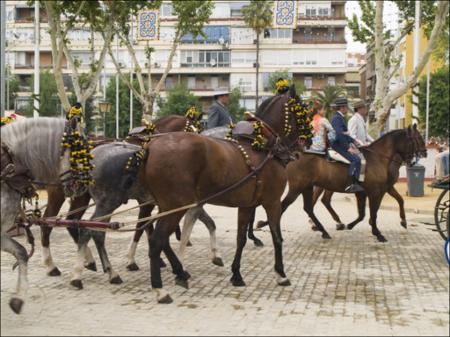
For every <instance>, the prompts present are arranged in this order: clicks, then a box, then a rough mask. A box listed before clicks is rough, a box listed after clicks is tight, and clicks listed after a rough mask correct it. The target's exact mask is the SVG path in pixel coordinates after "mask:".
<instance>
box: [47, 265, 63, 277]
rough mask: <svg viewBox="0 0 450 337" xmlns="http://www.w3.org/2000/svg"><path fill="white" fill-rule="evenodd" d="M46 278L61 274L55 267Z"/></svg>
mask: <svg viewBox="0 0 450 337" xmlns="http://www.w3.org/2000/svg"><path fill="white" fill-rule="evenodd" d="M47 275H48V276H61V272H60V271H59V269H58V268H57V267H55V268H53V269H52V270H50V271H49V272H48V273H47Z"/></svg>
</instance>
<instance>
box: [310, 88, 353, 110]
mask: <svg viewBox="0 0 450 337" xmlns="http://www.w3.org/2000/svg"><path fill="white" fill-rule="evenodd" d="M343 95H345V90H344V88H343V87H341V86H338V85H326V86H324V87H323V88H322V91H314V92H313V97H315V98H318V99H319V101H320V103H322V105H323V106H324V108H325V111H326V113H327V118H330V117H331V113H332V112H333V109H332V105H333V104H334V102H335V101H336V99H337V98H339V97H341V96H343Z"/></svg>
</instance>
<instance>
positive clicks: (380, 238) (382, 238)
mask: <svg viewBox="0 0 450 337" xmlns="http://www.w3.org/2000/svg"><path fill="white" fill-rule="evenodd" d="M377 239H378V241H379V242H382V243H385V242H387V240H386V238H385V237H384V236H383V235H381V234H380V235H378V236H377Z"/></svg>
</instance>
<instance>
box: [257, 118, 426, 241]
mask: <svg viewBox="0 0 450 337" xmlns="http://www.w3.org/2000/svg"><path fill="white" fill-rule="evenodd" d="M361 150H362V152H363V154H364V156H365V158H366V162H367V164H366V167H367V169H366V176H365V180H364V182H363V183H361V185H362V186H363V187H364V192H359V193H356V198H357V202H358V212H359V214H360V215H359V216H358V218H357V219H356V220H355V221H353V222H351V223H350V224H349V225H348V226H347V228H348V229H352V228H353V227H354V226H355V225H356V224H357V223H358V222H360V221H361V220H362V218H361V215H362V216H364V214H365V203H366V197H368V198H369V207H370V220H369V222H370V225H371V227H372V234H373V235H375V236H376V237H377V239H378V241H380V242H386V241H387V240H386V239H385V237H384V236H383V235H382V234H381V232H380V231H379V229H378V227H377V213H378V209H379V207H380V204H381V200H382V199H383V196H384V194H385V193H386V192H387V191H389V190H390V189H391V187H392V185H393V181H394V180H395V177H396V176H395V175H394V176H393V175H392V174H391V164H392V162H396V163H397V165H398V166H400V165H401V164H402V162H405V163H407V164H410V163H411V161H412V159H413V158H414V156H426V147H425V142H424V140H423V138H422V136H421V135H420V133H419V132H418V130H417V128H416V125H414V126H413V127H408V128H407V129H402V130H394V131H391V132H389V133H387V134H385V135H384V136H382V137H380V138H379V139H377V140H376V141H375V142H373V143H372V144H370V145H369V146H367V147H363V148H361ZM397 156H398V157H400V158H401V159H400V160H398V158H397V159H396V157H397ZM346 170H347V165H346V164H343V163H338V162H329V161H327V159H326V158H325V157H324V156H321V155H317V154H312V153H300V154H299V159H298V160H296V161H294V162H292V163H290V164H289V165H288V167H287V173H288V179H289V192H288V194H287V196H286V197H285V198H284V200H283V202H282V210H283V212H284V211H285V210H286V209H287V207H288V206H289V205H290V204H292V203H293V202H294V201H295V200H296V199H297V197H298V196H299V195H300V194H303V202H304V208H305V210H306V209H307V208H308V207H310V206H309V205H311V204H312V203H313V187H314V186H319V187H321V188H324V189H327V190H329V191H332V192H341V193H342V192H344V189H345V186H347V185H348V183H349V181H348V179H349V178H348V176H347V174H346ZM397 172H398V171H397ZM299 173H301V174H299ZM397 174H398V173H397ZM308 215H310V218H311V219H312V220H313V222H314V224H315V225H316V226H317V227H318V228H319V230H320V228H321V227H322V225H321V223H320V222H319V220H318V219H317V218H316V217H315V216H314V214H313V215H312V216H311V214H309V213H308ZM260 227H262V226H260Z"/></svg>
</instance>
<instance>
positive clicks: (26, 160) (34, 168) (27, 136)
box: [0, 117, 65, 182]
mask: <svg viewBox="0 0 450 337" xmlns="http://www.w3.org/2000/svg"><path fill="white" fill-rule="evenodd" d="M64 127H65V119H63V118H54V117H40V118H27V119H25V120H21V121H16V122H13V123H10V124H7V125H5V126H2V127H1V129H0V134H1V142H2V143H3V144H5V145H6V146H7V147H8V148H9V149H10V151H11V153H12V155H13V157H14V160H15V161H17V162H19V163H20V164H22V165H24V166H25V167H26V168H27V169H28V170H29V171H30V173H31V175H32V176H33V178H34V179H36V180H39V181H43V182H49V181H56V180H57V179H58V177H59V173H60V172H59V170H60V156H61V139H62V136H63V133H64Z"/></svg>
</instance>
